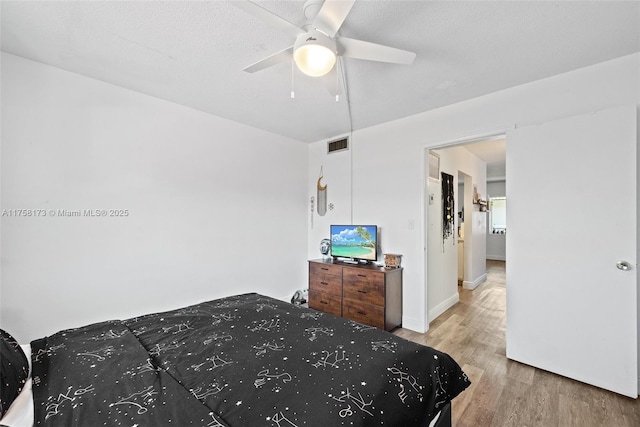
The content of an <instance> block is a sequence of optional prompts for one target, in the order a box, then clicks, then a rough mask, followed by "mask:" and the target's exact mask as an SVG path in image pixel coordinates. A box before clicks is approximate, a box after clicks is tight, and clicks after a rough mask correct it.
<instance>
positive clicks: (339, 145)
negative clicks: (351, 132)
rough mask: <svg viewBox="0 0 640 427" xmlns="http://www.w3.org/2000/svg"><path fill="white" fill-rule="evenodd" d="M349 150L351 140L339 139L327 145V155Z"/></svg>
mask: <svg viewBox="0 0 640 427" xmlns="http://www.w3.org/2000/svg"><path fill="white" fill-rule="evenodd" d="M348 149H349V138H343V139H338V140H336V141H331V142H328V143H327V153H335V152H336V151H344V150H348Z"/></svg>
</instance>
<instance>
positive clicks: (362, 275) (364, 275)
mask: <svg viewBox="0 0 640 427" xmlns="http://www.w3.org/2000/svg"><path fill="white" fill-rule="evenodd" d="M358 277H367V275H366V274H358Z"/></svg>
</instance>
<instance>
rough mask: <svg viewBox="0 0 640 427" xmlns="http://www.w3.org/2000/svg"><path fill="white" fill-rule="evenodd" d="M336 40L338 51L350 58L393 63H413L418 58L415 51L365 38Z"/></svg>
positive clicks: (338, 38)
mask: <svg viewBox="0 0 640 427" xmlns="http://www.w3.org/2000/svg"><path fill="white" fill-rule="evenodd" d="M336 42H337V44H338V53H339V54H340V55H342V56H346V57H348V58H356V59H365V60H368V61H380V62H391V63H393V64H411V63H412V62H413V60H414V59H415V58H416V54H415V53H413V52H409V51H407V50H402V49H396V48H395V47H389V46H384V45H381V44H376V43H370V42H365V41H363V40H356V39H350V38H347V37H336Z"/></svg>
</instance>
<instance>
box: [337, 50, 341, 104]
mask: <svg viewBox="0 0 640 427" xmlns="http://www.w3.org/2000/svg"><path fill="white" fill-rule="evenodd" d="M340 70H342V67H340V60H338V61H336V102H340Z"/></svg>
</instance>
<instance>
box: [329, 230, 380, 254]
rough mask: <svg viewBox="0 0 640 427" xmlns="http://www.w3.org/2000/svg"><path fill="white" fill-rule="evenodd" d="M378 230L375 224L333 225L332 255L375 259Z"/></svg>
mask: <svg viewBox="0 0 640 427" xmlns="http://www.w3.org/2000/svg"><path fill="white" fill-rule="evenodd" d="M377 232H378V229H377V227H376V226H375V225H332V226H331V256H334V257H341V258H354V259H364V260H369V261H375V260H376V259H377V253H376V238H377V235H378V233H377Z"/></svg>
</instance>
